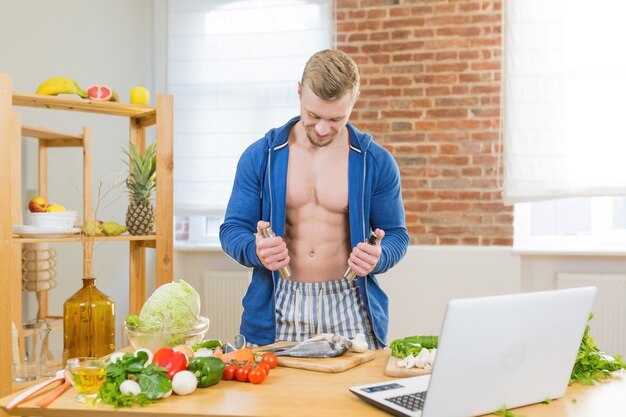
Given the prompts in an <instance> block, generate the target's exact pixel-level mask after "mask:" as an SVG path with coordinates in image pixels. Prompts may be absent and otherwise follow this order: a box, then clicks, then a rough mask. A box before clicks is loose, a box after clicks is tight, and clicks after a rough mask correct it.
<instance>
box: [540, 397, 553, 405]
mask: <svg viewBox="0 0 626 417" xmlns="http://www.w3.org/2000/svg"><path fill="white" fill-rule="evenodd" d="M551 402H552V398H546V399H545V400H543V401H542V403H544V404H550V403H551Z"/></svg>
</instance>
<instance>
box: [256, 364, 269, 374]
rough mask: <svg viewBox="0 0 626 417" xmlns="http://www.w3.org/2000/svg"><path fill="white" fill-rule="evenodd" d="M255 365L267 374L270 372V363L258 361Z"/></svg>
mask: <svg viewBox="0 0 626 417" xmlns="http://www.w3.org/2000/svg"><path fill="white" fill-rule="evenodd" d="M255 366H256V367H257V368H261V369H263V370H264V371H265V373H266V374H267V375H269V374H270V365H269V364H268V363H267V362H259V363H257V364H256V365H255Z"/></svg>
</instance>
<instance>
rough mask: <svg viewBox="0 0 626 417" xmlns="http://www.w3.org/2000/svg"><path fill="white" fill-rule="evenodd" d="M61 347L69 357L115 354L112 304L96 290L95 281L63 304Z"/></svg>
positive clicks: (87, 282)
mask: <svg viewBox="0 0 626 417" xmlns="http://www.w3.org/2000/svg"><path fill="white" fill-rule="evenodd" d="M63 347H64V349H67V351H68V357H69V358H76V357H79V356H90V357H96V358H100V357H102V356H105V355H108V354H109V353H112V352H114V351H115V302H114V301H113V299H112V298H110V297H109V296H107V295H106V294H104V293H103V292H102V291H100V290H98V289H97V288H96V279H95V278H83V287H82V288H81V289H80V290H79V291H78V292H76V293H75V294H74V295H72V296H71V297H70V298H68V299H67V300H66V301H65V303H64V304H63Z"/></svg>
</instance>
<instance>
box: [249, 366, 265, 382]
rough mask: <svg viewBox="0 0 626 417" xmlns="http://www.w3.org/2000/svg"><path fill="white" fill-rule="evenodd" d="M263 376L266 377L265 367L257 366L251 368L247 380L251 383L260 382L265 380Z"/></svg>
mask: <svg viewBox="0 0 626 417" xmlns="http://www.w3.org/2000/svg"><path fill="white" fill-rule="evenodd" d="M265 378H267V373H266V372H265V369H263V368H260V367H258V366H255V367H254V368H252V369H251V370H250V372H249V373H248V381H250V382H252V383H253V384H260V383H261V382H263V381H265Z"/></svg>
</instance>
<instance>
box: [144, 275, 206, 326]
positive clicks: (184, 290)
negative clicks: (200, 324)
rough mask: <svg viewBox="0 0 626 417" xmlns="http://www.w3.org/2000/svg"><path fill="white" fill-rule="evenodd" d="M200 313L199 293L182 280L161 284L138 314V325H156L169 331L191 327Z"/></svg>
mask: <svg viewBox="0 0 626 417" xmlns="http://www.w3.org/2000/svg"><path fill="white" fill-rule="evenodd" d="M199 315H200V295H199V294H198V292H197V291H196V290H195V289H194V288H193V287H192V286H191V285H189V284H187V283H186V282H185V281H184V280H182V279H181V280H179V281H178V282H170V283H168V284H164V285H161V286H160V287H159V288H157V289H156V290H155V291H154V292H153V293H152V295H151V296H150V297H149V298H148V300H146V302H145V304H144V305H143V307H142V309H141V313H140V314H139V326H140V327H147V328H152V327H158V328H160V329H167V330H168V331H169V332H170V333H179V332H180V333H184V332H186V331H188V330H189V329H191V328H192V327H193V325H194V324H196V321H197V319H198V316H199Z"/></svg>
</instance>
